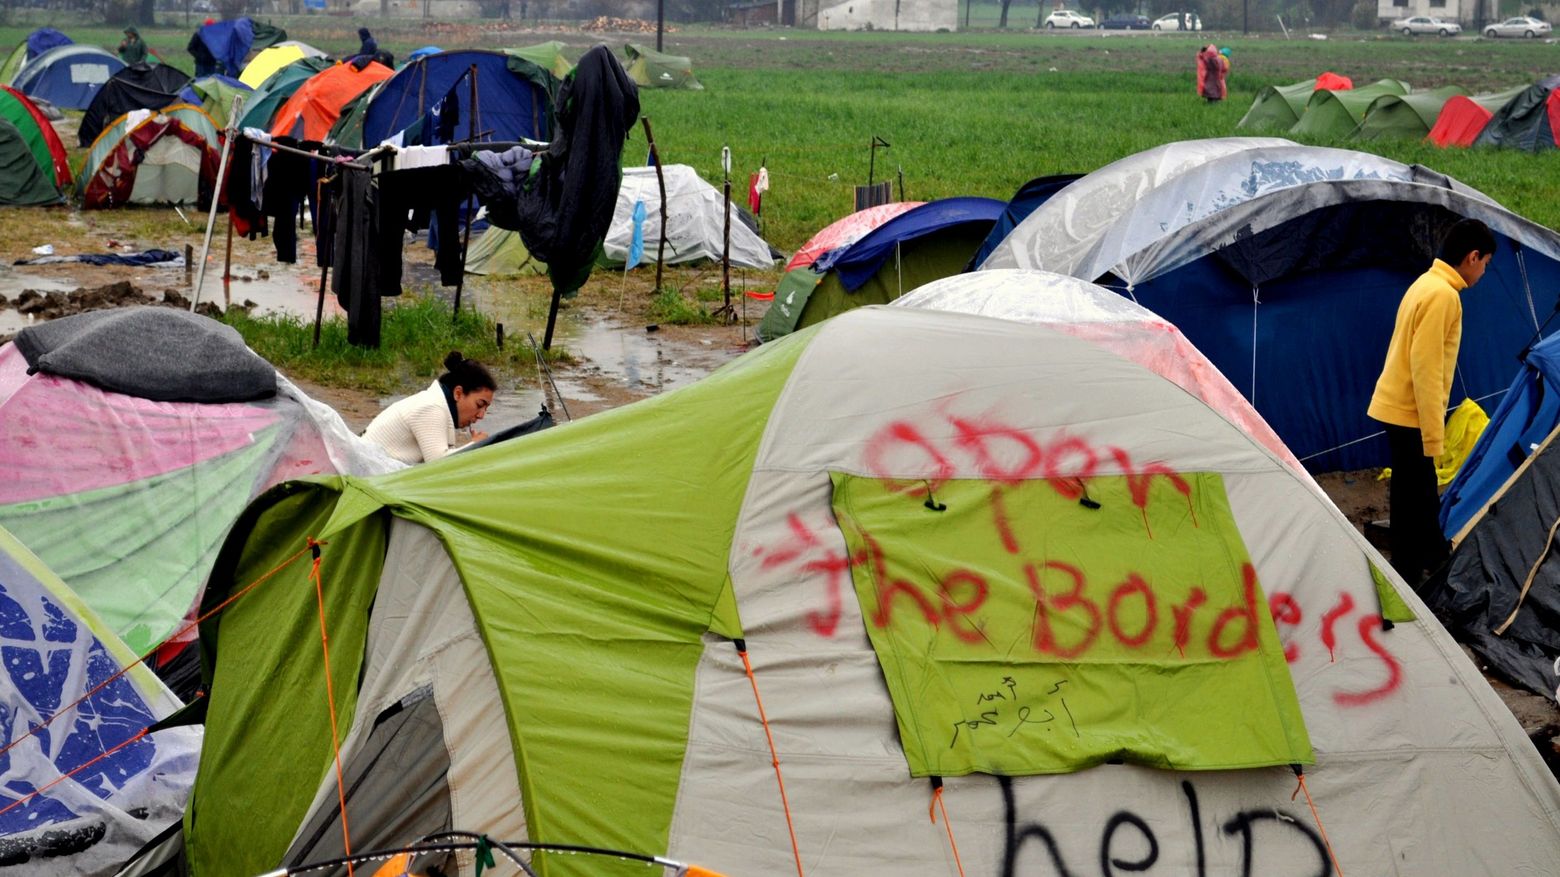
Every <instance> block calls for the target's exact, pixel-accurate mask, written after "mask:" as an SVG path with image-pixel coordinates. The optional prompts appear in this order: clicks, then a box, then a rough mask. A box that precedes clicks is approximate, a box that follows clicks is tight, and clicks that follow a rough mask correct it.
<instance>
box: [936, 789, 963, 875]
mask: <svg viewBox="0 0 1560 877" xmlns="http://www.w3.org/2000/svg"><path fill="white" fill-rule="evenodd" d="M933 808H935V809H933ZM927 810H928V811H930V813H931V817H932V824H933V825H936V824H937V811H938V810H941V811H942V816H943V828H945V829H947V831H948V846H949V847H950V848H952V850H953V864H954V866H955V867H956V868H958V869H959V877H964V862H962V861H961V860H960V859H959V844H958V843H957V842H956V841H954V839H953V823H952V822H950V821H949V820H948V805H947V804H945V803H943V787H942V780H940V779H934V780H933V784H932V804H931V807H928V808H927Z"/></svg>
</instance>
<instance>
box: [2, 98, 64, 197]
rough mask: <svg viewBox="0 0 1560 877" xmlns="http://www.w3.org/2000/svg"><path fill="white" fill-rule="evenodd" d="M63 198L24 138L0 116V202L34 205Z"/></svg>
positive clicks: (7, 120) (9, 122) (8, 121)
mask: <svg viewBox="0 0 1560 877" xmlns="http://www.w3.org/2000/svg"><path fill="white" fill-rule="evenodd" d="M63 200H64V199H63V198H62V197H60V190H59V189H58V188H56V187H55V185H54V183H53V182H52V180H51V179H50V177H49V176H48V175H46V174H45V166H42V165H40V164H39V160H38V157H37V156H36V155H34V154H33V151H32V149H31V147H30V146H29V144H28V142H27V138H26V137H24V136H23V135H22V132H21V131H20V130H19V129H18V128H17V127H16V126H15V125H13V124H11V121H10V120H9V119H5V118H0V205H4V206H7V207H35V206H38V205H42V204H59V203H61V202H62V201H63Z"/></svg>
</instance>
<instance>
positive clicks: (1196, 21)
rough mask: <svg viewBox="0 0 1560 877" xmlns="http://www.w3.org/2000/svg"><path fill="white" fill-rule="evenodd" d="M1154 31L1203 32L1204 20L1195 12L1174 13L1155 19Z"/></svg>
mask: <svg viewBox="0 0 1560 877" xmlns="http://www.w3.org/2000/svg"><path fill="white" fill-rule="evenodd" d="M1153 27H1154V30H1202V19H1201V18H1200V17H1198V15H1197V13H1195V12H1172V13H1170V14H1169V15H1162V16H1160V17H1159V18H1156V19H1154V25H1153Z"/></svg>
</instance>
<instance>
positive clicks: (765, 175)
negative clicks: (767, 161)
mask: <svg viewBox="0 0 1560 877" xmlns="http://www.w3.org/2000/svg"><path fill="white" fill-rule="evenodd" d="M767 191H769V168H767V167H762V166H761V167H759V169H758V173H756V174H753V176H752V177H751V178H749V179H748V209H749V210H751V211H753V215H754V216H762V215H763V206H764V193H765V192H767Z"/></svg>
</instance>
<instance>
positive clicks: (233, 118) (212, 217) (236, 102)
mask: <svg viewBox="0 0 1560 877" xmlns="http://www.w3.org/2000/svg"><path fill="white" fill-rule="evenodd" d="M243 103H244V98H243V96H242V95H234V96H233V103H232V105H231V106H229V107H228V126H227V136H226V137H224V138H223V140H222V160H221V161H220V162H218V163H217V184H216V191H214V192H212V193H211V209H210V210H209V211H208V212H207V214H206V239H205V241H204V242H203V243H202V244H201V246H200V269H199V270H198V271H197V272H196V273H195V291H194V292H193V293H191V294H190V313H192V314H193V313H194V312H195V306H196V305H198V304H200V287H201V284H203V283H205V282H206V258H207V257H208V256H210V255H211V230H212V228H213V227H214V226H215V225H216V224H217V205H218V204H219V203H221V201H222V191H223V190H224V189H226V188H227V165H228V156H229V155H231V154H232V151H233V133H234V128H235V126H236V125H237V124H238V108H239V107H240V106H242V105H243ZM232 232H233V214H232V212H231V211H230V212H229V213H228V233H229V235H231V234H232ZM229 240H231V237H230V238H229ZM230 252H231V249H230ZM229 258H231V256H230V257H229Z"/></svg>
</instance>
